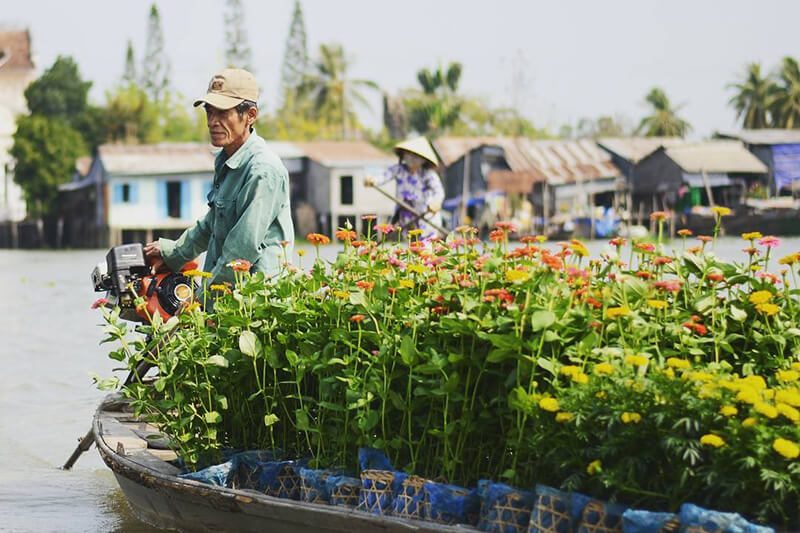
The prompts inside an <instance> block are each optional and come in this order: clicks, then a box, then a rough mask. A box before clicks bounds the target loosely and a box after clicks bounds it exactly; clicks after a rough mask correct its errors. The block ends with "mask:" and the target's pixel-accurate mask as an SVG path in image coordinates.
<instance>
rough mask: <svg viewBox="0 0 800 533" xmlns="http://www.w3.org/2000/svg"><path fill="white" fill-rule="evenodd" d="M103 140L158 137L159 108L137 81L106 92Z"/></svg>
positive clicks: (151, 139) (146, 140)
mask: <svg viewBox="0 0 800 533" xmlns="http://www.w3.org/2000/svg"><path fill="white" fill-rule="evenodd" d="M105 115H106V116H105V123H106V130H107V137H106V139H107V140H108V141H111V142H126V143H133V142H140V143H147V142H154V141H155V140H156V139H157V138H158V137H159V135H158V133H157V129H158V119H159V116H158V109H157V107H156V106H155V104H153V103H152V102H151V101H150V99H149V98H148V96H147V94H146V93H145V91H144V89H142V88H140V87H139V86H138V85H136V84H133V83H131V84H128V85H122V86H120V87H117V88H116V89H114V90H113V91H109V92H107V93H106V107H105Z"/></svg>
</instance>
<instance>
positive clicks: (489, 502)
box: [478, 480, 534, 533]
mask: <svg viewBox="0 0 800 533" xmlns="http://www.w3.org/2000/svg"><path fill="white" fill-rule="evenodd" d="M478 491H479V492H480V494H481V519H480V522H478V529H480V530H481V531H490V532H496V533H525V532H526V531H527V530H528V524H529V523H530V520H531V509H532V507H533V503H534V494H533V493H532V492H527V491H523V490H519V489H515V488H513V487H509V486H508V485H504V484H502V483H491V482H488V481H486V480H481V481H479V482H478Z"/></svg>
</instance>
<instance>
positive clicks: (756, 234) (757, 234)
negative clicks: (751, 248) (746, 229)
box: [742, 231, 763, 241]
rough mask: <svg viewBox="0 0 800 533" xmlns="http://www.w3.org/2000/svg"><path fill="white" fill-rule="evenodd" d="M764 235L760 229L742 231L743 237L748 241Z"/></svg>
mask: <svg viewBox="0 0 800 533" xmlns="http://www.w3.org/2000/svg"><path fill="white" fill-rule="evenodd" d="M761 237H763V235H761V232H760V231H751V232H750V233H742V239H744V240H746V241H754V240H756V239H760V238H761Z"/></svg>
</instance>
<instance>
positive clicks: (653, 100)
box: [636, 87, 692, 137]
mask: <svg viewBox="0 0 800 533" xmlns="http://www.w3.org/2000/svg"><path fill="white" fill-rule="evenodd" d="M645 100H646V101H647V103H648V104H650V105H651V106H652V108H653V109H652V113H653V114H652V115H649V116H647V117H645V118H643V119H642V121H641V122H640V123H639V127H638V128H637V130H636V132H637V133H640V134H643V135H645V136H647V137H684V136H686V134H687V133H689V132H690V131H691V129H692V127H691V126H690V125H689V123H688V122H686V121H685V120H683V119H682V118H680V117H679V116H678V114H677V113H678V111H679V110H680V107H678V108H673V107H672V104H671V103H670V101H669V98H667V95H666V94H664V91H663V90H661V89H659V88H658V87H654V88H653V89H651V90H650V92H649V93H647V97H646V98H645Z"/></svg>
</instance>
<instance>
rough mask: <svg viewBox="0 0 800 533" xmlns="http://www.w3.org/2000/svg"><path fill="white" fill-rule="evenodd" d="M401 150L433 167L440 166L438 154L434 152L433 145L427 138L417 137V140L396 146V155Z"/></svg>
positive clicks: (410, 140)
mask: <svg viewBox="0 0 800 533" xmlns="http://www.w3.org/2000/svg"><path fill="white" fill-rule="evenodd" d="M401 150H403V151H406V152H411V153H412V154H416V155H418V156H420V157H421V158H422V159H425V160H426V161H428V162H429V163H430V164H432V165H433V166H438V165H439V158H438V157H436V152H434V151H433V147H432V146H431V143H429V142H428V139H426V138H425V137H417V138H416V139H409V140H407V141H403V142H401V143H400V144H396V145H395V147H394V151H395V153H397V154H398V155H399V153H400V151H401Z"/></svg>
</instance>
